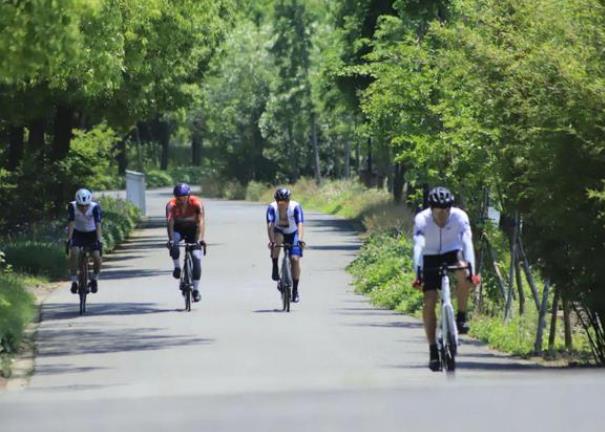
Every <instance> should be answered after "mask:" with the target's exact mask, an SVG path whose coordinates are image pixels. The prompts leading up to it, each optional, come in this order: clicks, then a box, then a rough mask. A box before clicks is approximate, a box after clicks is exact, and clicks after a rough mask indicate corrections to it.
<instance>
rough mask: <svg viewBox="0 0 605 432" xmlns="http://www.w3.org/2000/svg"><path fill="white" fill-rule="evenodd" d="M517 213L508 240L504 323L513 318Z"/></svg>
mask: <svg viewBox="0 0 605 432" xmlns="http://www.w3.org/2000/svg"><path fill="white" fill-rule="evenodd" d="M518 215H519V213H518V212H516V213H515V217H514V226H513V233H512V235H511V239H510V268H509V270H508V292H507V295H506V307H505V309H504V319H505V320H506V321H508V320H510V319H511V318H512V317H513V291H514V289H515V279H514V277H515V261H516V260H517V233H518V232H519V231H518V228H519V223H518V219H519V217H518Z"/></svg>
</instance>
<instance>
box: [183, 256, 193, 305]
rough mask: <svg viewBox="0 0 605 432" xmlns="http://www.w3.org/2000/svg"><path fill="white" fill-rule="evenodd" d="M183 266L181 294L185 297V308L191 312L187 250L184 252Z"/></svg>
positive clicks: (189, 269) (189, 266) (189, 260)
mask: <svg viewBox="0 0 605 432" xmlns="http://www.w3.org/2000/svg"><path fill="white" fill-rule="evenodd" d="M184 267H185V268H184V269H183V271H184V277H183V284H184V285H183V294H184V297H185V310H186V311H187V312H191V256H190V255H189V252H187V253H186V254H185V266H184Z"/></svg>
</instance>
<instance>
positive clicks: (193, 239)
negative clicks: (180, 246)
mask: <svg viewBox="0 0 605 432" xmlns="http://www.w3.org/2000/svg"><path fill="white" fill-rule="evenodd" d="M174 232H175V233H178V237H179V240H180V241H182V240H185V243H197V236H196V234H197V225H193V224H182V225H181V224H179V225H175V226H174Z"/></svg>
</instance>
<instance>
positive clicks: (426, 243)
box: [414, 187, 481, 371]
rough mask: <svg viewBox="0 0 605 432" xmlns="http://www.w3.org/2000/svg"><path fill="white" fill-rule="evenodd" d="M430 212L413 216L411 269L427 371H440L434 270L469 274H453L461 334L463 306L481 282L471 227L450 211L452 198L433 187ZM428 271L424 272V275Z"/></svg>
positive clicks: (457, 211)
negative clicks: (418, 294) (418, 292)
mask: <svg viewBox="0 0 605 432" xmlns="http://www.w3.org/2000/svg"><path fill="white" fill-rule="evenodd" d="M428 203H429V206H430V207H429V208H427V209H425V210H423V211H421V212H420V213H418V214H417V215H416V218H415V220H414V268H415V269H416V272H417V279H416V280H415V281H414V286H415V287H417V288H420V287H422V290H423V292H424V304H423V310H422V317H423V320H424V330H425V332H426V337H427V339H428V342H429V351H430V359H429V368H430V369H431V370H433V371H436V370H439V354H438V350H437V344H436V340H435V333H436V327H437V317H436V315H435V306H436V305H437V301H438V300H439V296H438V293H437V290H438V289H440V288H441V278H440V276H439V273H438V271H435V270H430V269H436V268H438V267H440V266H441V265H443V264H446V265H451V266H454V265H460V266H464V265H465V264H469V269H468V270H459V271H456V272H455V279H456V297H457V299H458V313H457V314H456V325H457V327H458V332H459V333H460V334H465V333H468V330H469V328H468V324H467V322H466V306H467V300H468V295H469V291H470V289H471V288H472V287H473V286H474V285H478V284H479V283H480V282H481V278H480V277H479V275H477V274H474V273H473V272H474V270H475V252H474V249H473V236H472V233H471V225H470V222H469V218H468V215H467V214H466V212H465V211H464V210H462V209H460V208H458V207H453V204H454V196H453V195H452V193H451V192H450V191H449V190H448V189H446V188H444V187H436V188H434V189H432V190H431V191H430V192H429V195H428ZM424 269H427V271H424Z"/></svg>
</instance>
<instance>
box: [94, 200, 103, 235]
mask: <svg viewBox="0 0 605 432" xmlns="http://www.w3.org/2000/svg"><path fill="white" fill-rule="evenodd" d="M92 213H93V217H94V219H95V226H96V228H97V241H98V242H99V243H101V242H102V241H103V227H102V226H101V225H102V224H101V214H102V212H101V207H100V206H99V205H98V204H97V205H96V206H95V208H94V209H93V210H92Z"/></svg>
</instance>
